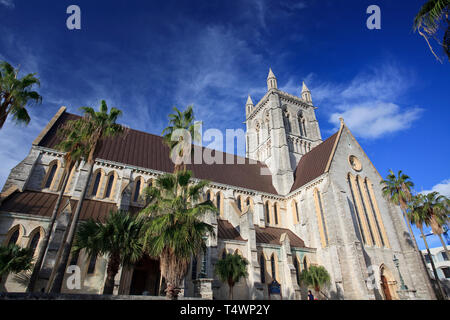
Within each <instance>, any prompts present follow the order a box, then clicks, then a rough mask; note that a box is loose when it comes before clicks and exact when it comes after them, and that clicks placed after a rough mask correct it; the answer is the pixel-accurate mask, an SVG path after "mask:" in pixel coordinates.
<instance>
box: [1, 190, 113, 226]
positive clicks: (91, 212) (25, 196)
mask: <svg viewBox="0 0 450 320" xmlns="http://www.w3.org/2000/svg"><path fill="white" fill-rule="evenodd" d="M57 198H58V195H57V194H54V193H48V192H39V191H29V190H26V191H23V192H18V191H16V192H14V193H13V194H11V195H10V196H8V197H7V198H6V199H5V200H3V201H2V203H1V205H0V211H4V212H13V213H22V214H23V213H25V214H30V215H35V216H41V217H48V218H50V217H51V215H52V211H53V208H54V207H55V203H56V200H57ZM69 198H70V197H68V196H64V197H63V199H62V201H61V204H62V205H61V206H60V207H59V211H58V215H59V214H60V213H61V212H62V211H63V210H64V208H65V207H66V204H67V200H69ZM77 203H78V200H74V199H70V206H71V208H72V210H70V212H72V213H73V212H74V211H75V210H73V209H74V208H75V207H76V205H77ZM111 210H114V211H117V206H116V204H115V203H110V202H104V201H96V200H91V199H85V200H84V202H83V206H82V207H81V213H80V219H81V220H87V219H90V218H92V219H95V220H98V221H101V222H103V221H104V219H105V218H106V217H107V216H108V214H109V212H110V211H111Z"/></svg>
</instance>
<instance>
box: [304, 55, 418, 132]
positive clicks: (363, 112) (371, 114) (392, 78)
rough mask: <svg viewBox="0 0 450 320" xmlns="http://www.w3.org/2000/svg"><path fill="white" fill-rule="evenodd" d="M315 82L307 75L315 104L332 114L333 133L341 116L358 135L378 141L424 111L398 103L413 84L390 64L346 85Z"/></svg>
mask: <svg viewBox="0 0 450 320" xmlns="http://www.w3.org/2000/svg"><path fill="white" fill-rule="evenodd" d="M316 79H317V76H316V75H315V74H310V75H308V76H307V83H309V82H310V83H311V84H310V85H309V87H310V89H311V92H312V96H313V101H315V102H316V105H318V106H320V107H321V108H322V109H324V110H326V111H327V113H328V114H331V115H330V116H329V119H328V120H329V122H330V123H332V124H333V125H334V128H333V130H336V128H337V127H338V126H339V117H343V118H344V120H345V123H346V124H347V126H348V127H349V128H350V130H352V132H353V133H355V134H356V135H357V136H359V137H361V138H365V139H377V138H380V137H383V136H385V135H387V134H393V133H395V132H398V131H402V130H406V129H408V128H410V127H411V126H412V125H413V123H414V122H415V121H416V120H418V119H419V118H420V116H421V115H422V113H423V112H424V109H422V108H420V107H418V106H403V105H401V104H400V103H399V102H398V100H399V98H400V97H401V96H402V95H403V94H404V93H405V92H407V91H408V90H409V89H410V88H411V86H412V85H413V84H414V75H412V74H411V72H408V71H405V70H403V69H400V68H399V67H397V66H395V65H393V64H390V63H389V64H385V65H380V66H377V67H374V68H371V69H369V70H367V71H364V72H361V73H359V74H357V75H356V76H355V77H354V78H353V79H352V80H351V81H349V82H348V83H339V84H335V83H329V82H328V83H317V80H316Z"/></svg>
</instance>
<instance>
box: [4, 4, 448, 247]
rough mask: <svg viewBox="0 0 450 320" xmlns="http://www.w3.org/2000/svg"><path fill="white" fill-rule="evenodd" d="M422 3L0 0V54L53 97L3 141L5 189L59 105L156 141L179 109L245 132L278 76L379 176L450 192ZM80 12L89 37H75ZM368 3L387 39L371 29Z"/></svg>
mask: <svg viewBox="0 0 450 320" xmlns="http://www.w3.org/2000/svg"><path fill="white" fill-rule="evenodd" d="M423 2H424V0H420V1H413V0H408V1H392V0H391V1H381V0H375V1H374V0H371V1H365V0H354V1H350V0H329V1H326V0H325V1H317V0H310V1H307V0H303V1H254V0H253V1H244V0H240V1H171V0H166V1H100V0H97V1H84V0H76V1H73V0H71V1H65V0H58V1H45V0H39V1H25V0H0V21H1V24H0V34H1V37H0V59H5V60H7V61H9V62H10V63H12V64H13V65H16V66H17V65H20V68H21V70H22V72H23V73H28V72H37V73H38V75H39V78H40V79H41V82H42V86H41V88H40V93H41V94H42V96H43V97H44V100H43V104H42V105H40V106H36V107H32V108H31V115H32V122H31V123H30V125H29V126H28V127H17V126H14V125H13V124H12V123H11V122H8V123H7V124H6V125H5V127H4V129H3V130H2V131H1V132H0V162H1V163H2V166H1V168H0V184H1V185H3V183H4V181H5V179H6V177H7V175H8V173H9V171H10V169H11V168H12V167H13V166H14V165H16V164H17V163H18V162H19V161H20V160H22V159H23V158H24V157H25V156H26V154H27V152H28V151H29V148H30V146H31V142H32V141H33V139H34V138H35V137H36V136H37V135H38V133H39V132H40V131H41V130H42V128H43V127H44V126H45V124H46V123H47V122H48V120H49V119H50V118H51V117H52V116H53V115H54V114H55V112H56V111H57V110H58V109H59V107H60V106H62V105H64V106H67V108H68V110H69V112H74V113H79V112H78V107H80V106H84V105H89V106H93V107H97V106H98V105H99V101H100V100H101V99H106V101H107V103H108V105H110V106H115V107H118V108H120V109H122V110H123V111H124V116H123V118H122V120H121V122H122V123H124V124H126V125H128V126H130V127H132V128H135V129H139V130H144V131H147V132H150V133H154V134H160V133H161V131H162V129H163V127H164V126H165V124H166V123H167V115H168V114H169V113H170V111H171V108H172V106H174V105H176V106H178V107H180V108H184V107H185V106H186V105H189V104H194V107H195V112H196V117H197V119H199V120H202V121H203V122H204V129H207V128H218V129H220V130H222V131H225V129H237V128H242V129H244V125H243V123H242V122H243V121H244V113H245V109H244V107H245V102H246V98H247V95H248V94H250V95H251V96H252V98H253V101H254V102H255V103H256V102H257V101H259V99H260V98H261V97H262V96H263V95H264V93H265V90H266V77H267V73H268V69H269V67H271V68H272V69H273V71H274V73H275V75H276V76H277V78H278V86H279V88H281V89H282V90H284V91H287V92H289V93H291V94H296V95H298V94H299V93H300V89H301V83H302V81H306V83H307V85H308V87H309V89H310V90H311V91H312V98H313V101H314V103H315V105H316V106H317V107H318V110H317V117H318V120H319V123H320V126H321V130H322V136H323V138H327V137H328V136H330V135H331V134H332V133H333V132H335V131H336V130H337V127H338V122H339V121H338V118H339V116H340V115H343V117H344V119H345V121H346V124H347V125H348V126H349V128H350V129H351V130H352V132H353V133H354V135H355V136H356V137H357V139H358V140H359V142H360V144H361V145H362V146H363V148H364V149H365V151H366V153H367V154H368V155H369V157H370V158H371V160H372V162H373V163H374V164H375V166H376V167H377V169H378V171H379V172H380V173H381V174H382V175H383V176H385V175H386V173H387V171H388V169H393V170H394V171H397V170H403V171H404V172H405V173H407V174H408V175H410V176H411V177H412V179H413V181H414V182H415V185H416V190H417V191H424V190H439V191H440V192H442V193H444V194H446V195H447V196H450V169H449V165H448V164H449V160H448V159H449V158H450V148H449V147H450V146H449V138H450V135H449V120H450V110H449V109H450V103H449V101H450V90H449V88H450V81H449V71H450V64H449V63H448V62H446V63H444V64H440V63H438V62H437V61H436V60H435V59H434V57H433V56H432V54H431V53H430V51H429V50H428V48H427V46H426V43H425V42H424V40H423V39H422V38H421V37H419V36H418V35H417V34H415V33H414V32H413V31H412V20H413V17H414V15H415V13H416V12H417V11H418V9H419V8H420V6H421V4H422V3H423ZM71 4H77V5H79V6H80V8H81V28H82V29H81V30H76V31H70V30H68V29H67V28H66V19H67V17H68V15H67V14H66V8H67V7H68V6H69V5H71ZM372 4H377V5H378V6H380V8H381V17H382V22H381V27H382V29H381V30H368V29H367V28H366V19H367V17H368V15H367V14H366V9H367V7H368V6H369V5H372ZM438 51H439V50H438ZM439 53H440V51H439ZM217 147H220V146H217ZM429 240H430V244H431V246H437V245H440V244H439V241H438V240H437V239H435V237H432V238H429ZM420 245H421V246H422V244H421V243H420Z"/></svg>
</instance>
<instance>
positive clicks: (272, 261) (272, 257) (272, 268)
mask: <svg viewBox="0 0 450 320" xmlns="http://www.w3.org/2000/svg"><path fill="white" fill-rule="evenodd" d="M270 269H271V270H270V271H271V272H272V280H276V278H277V271H276V265H275V257H274V255H273V254H272V256H271V257H270Z"/></svg>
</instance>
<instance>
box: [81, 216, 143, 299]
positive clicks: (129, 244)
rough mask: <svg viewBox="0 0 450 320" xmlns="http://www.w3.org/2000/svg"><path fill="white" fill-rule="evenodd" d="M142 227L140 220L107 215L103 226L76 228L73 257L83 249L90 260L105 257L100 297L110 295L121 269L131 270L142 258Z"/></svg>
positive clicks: (87, 224) (89, 222)
mask: <svg viewBox="0 0 450 320" xmlns="http://www.w3.org/2000/svg"><path fill="white" fill-rule="evenodd" d="M142 225H143V224H142V219H139V218H138V217H136V216H131V215H130V214H128V213H126V212H120V211H116V212H110V214H109V216H108V218H107V219H106V221H105V223H104V224H102V223H100V222H97V221H95V220H92V219H90V220H87V221H85V222H83V223H82V224H81V225H80V226H79V227H78V230H77V233H76V236H75V242H74V246H73V250H72V252H73V254H76V253H78V252H79V251H80V250H81V249H86V252H87V253H88V255H89V256H94V257H96V256H98V255H99V254H100V255H107V256H108V268H107V271H106V273H107V276H106V280H105V286H104V288H103V294H112V293H113V290H114V278H115V276H116V274H117V272H118V271H119V268H120V266H130V265H132V264H134V263H136V262H137V261H138V260H139V259H140V258H141V257H142V253H143V251H142V241H141V238H140V232H141V229H142Z"/></svg>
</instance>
